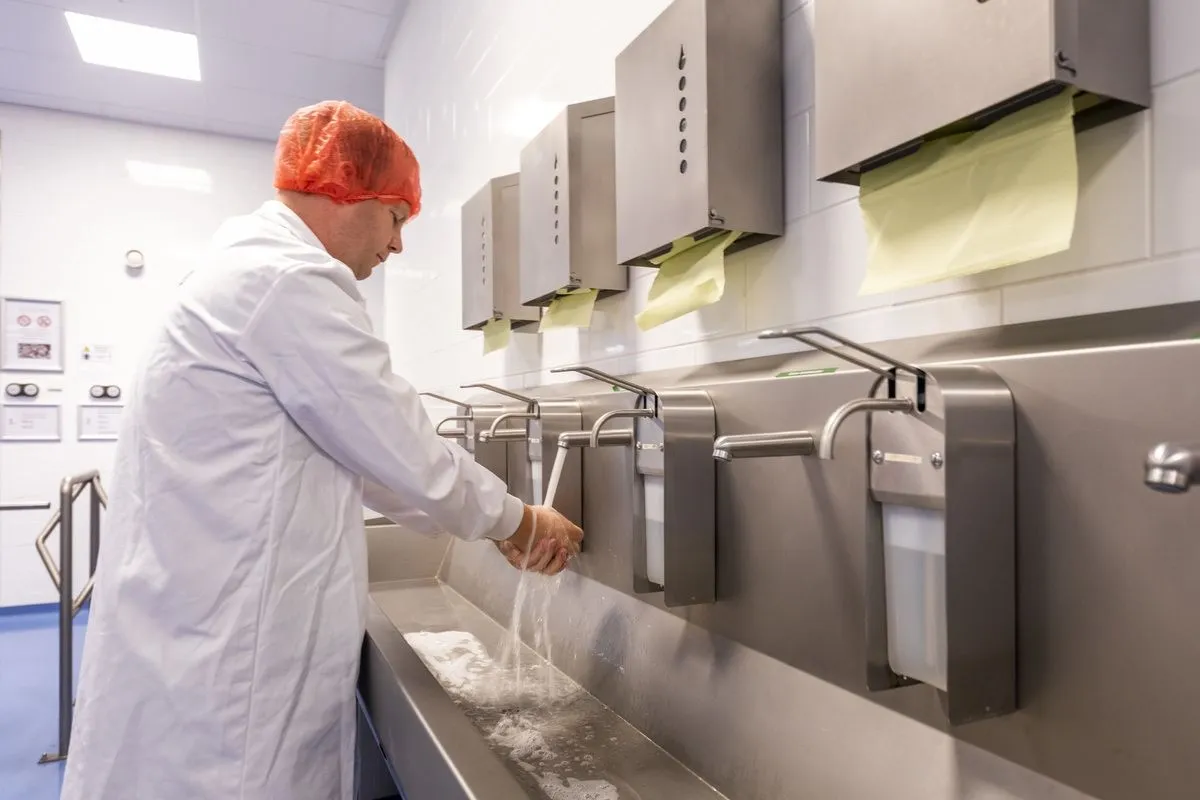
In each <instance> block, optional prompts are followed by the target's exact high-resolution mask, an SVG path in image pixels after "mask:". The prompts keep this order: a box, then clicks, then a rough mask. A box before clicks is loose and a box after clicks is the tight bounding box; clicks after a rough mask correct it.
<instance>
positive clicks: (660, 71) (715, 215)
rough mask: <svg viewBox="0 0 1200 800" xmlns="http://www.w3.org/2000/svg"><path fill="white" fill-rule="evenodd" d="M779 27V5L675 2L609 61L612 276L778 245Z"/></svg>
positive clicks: (732, 0)
mask: <svg viewBox="0 0 1200 800" xmlns="http://www.w3.org/2000/svg"><path fill="white" fill-rule="evenodd" d="M781 20H782V15H781V14H780V9H779V2H778V0H675V2H673V3H671V4H670V5H669V6H668V7H667V8H666V9H665V10H664V11H663V12H662V14H660V15H659V16H658V17H657V18H656V19H655V20H654V21H653V22H652V23H651V24H650V26H649V27H647V28H646V30H645V31H643V32H642V33H641V34H640V35H638V37H637V38H636V39H634V40H633V41H632V42H631V43H630V44H629V45H628V46H627V47H626V48H625V50H623V51H622V52H621V53H620V54H619V55H618V56H617V59H616V86H617V91H616V102H615V108H616V196H617V211H616V213H617V217H616V234H617V237H616V241H617V260H618V261H619V262H620V263H621V264H629V265H641V266H655V265H654V264H652V263H651V259H653V258H655V257H657V256H656V254H658V255H665V254H666V253H668V252H670V248H671V245H672V244H674V243H678V242H679V241H680V240H682V239H686V238H687V237H692V238H693V239H703V238H708V237H709V236H710V235H718V234H724V233H730V232H734V231H737V232H739V233H742V234H745V235H744V236H742V237H741V239H740V240H739V241H738V242H736V243H735V244H734V245H733V246H732V247H731V248H730V250H728V251H727V252H736V250H739V249H745V248H747V247H750V246H753V245H755V244H758V243H760V242H763V241H766V240H768V239H772V238H775V237H778V236H782V235H783V232H784V218H783V216H784V215H783V99H782V98H783V89H782V31H781Z"/></svg>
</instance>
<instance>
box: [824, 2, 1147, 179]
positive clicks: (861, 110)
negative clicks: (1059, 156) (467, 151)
mask: <svg viewBox="0 0 1200 800" xmlns="http://www.w3.org/2000/svg"><path fill="white" fill-rule="evenodd" d="M815 11H816V28H817V30H816V32H815V36H814V39H815V42H816V108H817V111H816V115H815V116H816V169H817V175H818V177H820V178H821V179H822V180H826V181H831V182H839V183H849V184H857V183H858V182H859V178H860V176H861V174H862V173H863V172H867V171H869V170H872V169H875V168H877V167H880V166H883V165H884V164H887V163H889V162H891V161H894V160H896V159H898V158H902V157H904V156H906V155H910V154H911V153H913V152H915V151H916V150H917V149H918V148H919V147H920V145H921V143H922V142H923V141H925V140H927V139H932V138H938V137H939V136H941V135H945V134H949V133H960V132H965V131H969V130H974V129H978V128H982V127H985V126H986V125H988V124H990V123H991V122H994V121H995V120H997V119H999V118H1000V117H1003V116H1005V115H1007V114H1010V113H1012V112H1014V111H1017V110H1020V109H1021V108H1025V107H1026V106H1029V105H1032V104H1033V103H1036V102H1039V101H1041V100H1044V99H1046V98H1048V97H1050V96H1052V95H1054V94H1055V93H1057V92H1060V91H1063V90H1064V89H1070V90H1071V91H1077V92H1079V97H1078V98H1077V100H1076V116H1075V123H1076V127H1077V128H1078V129H1081V130H1082V129H1087V128H1090V127H1094V126H1096V125H1099V124H1102V123H1104V122H1107V121H1109V120H1112V119H1115V118H1117V117H1120V116H1124V115H1127V114H1131V113H1134V112H1136V111H1139V110H1141V109H1144V108H1146V107H1148V106H1149V105H1150V14H1149V2H1148V0H1097V1H1096V2H1081V0H906V2H903V3H897V2H895V0H834V2H821V3H817V5H816V9H815Z"/></svg>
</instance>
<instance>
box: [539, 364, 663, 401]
mask: <svg viewBox="0 0 1200 800" xmlns="http://www.w3.org/2000/svg"><path fill="white" fill-rule="evenodd" d="M550 371H551V372H578V373H579V374H580V375H586V376H588V377H589V378H593V379H595V380H598V381H600V382H601V383H607V384H608V385H609V386H614V387H616V388H618V389H624V390H625V391H627V392H633V393H634V394H640V395H642V396H643V397H656V396H657V395H655V393H654V390H653V389H649V388H647V387H645V386H639V385H638V384H636V383H631V382H629V381H627V380H625V379H624V378H618V377H616V376H615V375H609V374H608V373H607V372H601V371H600V370H598V369H596V368H595V367H587V366H583V365H582V364H577V365H575V366H571V367H555V368H554V369H552V370H550Z"/></svg>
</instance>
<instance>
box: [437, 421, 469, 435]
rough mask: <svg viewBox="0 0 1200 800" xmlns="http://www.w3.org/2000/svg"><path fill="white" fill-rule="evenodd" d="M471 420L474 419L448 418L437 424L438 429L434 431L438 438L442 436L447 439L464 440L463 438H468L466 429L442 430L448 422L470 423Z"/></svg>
mask: <svg viewBox="0 0 1200 800" xmlns="http://www.w3.org/2000/svg"><path fill="white" fill-rule="evenodd" d="M471 419H472V417H467V416H459V417H446V418H445V419H444V420H442V421H441V422H439V423H438V424H437V427H436V428H434V431H435V432H436V433H437V435H438V436H442V437H444V438H446V439H463V438H466V435H467V429H466V428H465V427H462V428H451V429H450V430H442V426H444V425H445V424H446V423H448V422H470V421H471Z"/></svg>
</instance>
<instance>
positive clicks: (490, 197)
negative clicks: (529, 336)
mask: <svg viewBox="0 0 1200 800" xmlns="http://www.w3.org/2000/svg"><path fill="white" fill-rule="evenodd" d="M520 214H521V210H520V175H519V174H517V173H513V174H512V175H504V176H501V177H499V178H493V179H492V180H490V181H488V183H487V185H486V186H484V187H483V188H482V189H480V190H479V191H478V192H476V194H475V196H474V197H472V198H471V199H470V200H468V201H467V202H466V203H464V204H463V207H462V313H463V330H478V329H480V328H482V327H483V326H484V325H486V324H487V323H489V322H491V321H492V320H498V319H508V320H511V321H512V327H513V330H520V329H522V328H524V329H532V330H535V331H536V330H537V327H536V326H535V325H534V324H533V323H536V322H537V321H538V320H539V319H540V318H541V311H540V309H537V308H529V307H526V306H523V305H521V301H520V299H519V297H518V286H517V282H518V272H519V270H520V263H519V252H520V245H519V243H520Z"/></svg>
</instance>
